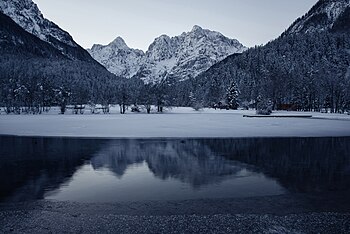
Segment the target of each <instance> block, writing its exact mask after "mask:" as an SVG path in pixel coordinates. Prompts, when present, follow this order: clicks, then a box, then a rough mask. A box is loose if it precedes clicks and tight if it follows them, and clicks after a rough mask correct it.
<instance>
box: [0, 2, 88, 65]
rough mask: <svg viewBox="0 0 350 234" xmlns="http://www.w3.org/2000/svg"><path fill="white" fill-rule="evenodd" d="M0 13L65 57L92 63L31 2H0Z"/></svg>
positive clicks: (82, 51) (67, 34)
mask: <svg viewBox="0 0 350 234" xmlns="http://www.w3.org/2000/svg"><path fill="white" fill-rule="evenodd" d="M0 12H2V13H4V14H5V15H7V16H9V17H10V18H11V19H12V20H13V21H15V22H16V23H17V24H18V25H19V26H21V27H22V28H23V29H24V30H25V31H27V32H29V33H31V34H32V35H34V36H36V37H38V38H39V39H41V40H42V41H45V42H48V43H49V44H51V45H52V46H53V47H55V48H56V49H58V50H59V51H61V53H62V54H63V55H65V56H66V57H68V58H70V59H74V60H83V61H90V62H93V59H92V58H91V56H90V55H89V54H88V53H86V51H85V50H84V49H83V48H81V47H80V46H79V45H78V44H77V43H76V42H75V41H74V40H73V38H72V36H71V35H69V33H68V32H66V31H64V30H62V29H61V28H60V27H59V26H57V25H56V24H55V23H53V22H51V21H49V20H48V19H46V18H44V16H43V15H42V13H41V12H40V10H39V8H38V7H37V5H36V4H35V3H34V2H33V1H32V0H1V1H0Z"/></svg>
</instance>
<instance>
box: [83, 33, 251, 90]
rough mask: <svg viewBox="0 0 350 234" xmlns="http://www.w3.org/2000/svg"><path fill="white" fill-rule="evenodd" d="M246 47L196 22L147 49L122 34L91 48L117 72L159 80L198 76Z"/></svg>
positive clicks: (107, 65)
mask: <svg viewBox="0 0 350 234" xmlns="http://www.w3.org/2000/svg"><path fill="white" fill-rule="evenodd" d="M244 50H246V48H245V47H244V46H243V45H242V44H241V43H240V42H238V41H237V40H235V39H229V38H227V37H225V36H223V35H222V34H221V33H218V32H214V31H210V30H207V29H202V28H201V27H199V26H194V27H193V29H192V31H190V32H186V33H182V34H181V35H180V36H176V37H172V38H171V37H169V36H167V35H162V36H160V37H158V38H156V39H155V40H154V42H153V43H152V44H151V45H150V46H149V48H148V50H147V51H146V52H145V53H143V52H142V51H140V50H135V49H131V48H129V47H128V46H127V45H126V44H125V42H124V41H123V39H121V38H117V39H116V40H115V41H113V42H112V43H110V44H109V45H107V46H102V45H94V46H93V47H92V48H91V49H90V50H88V51H89V53H90V54H91V55H92V57H93V58H95V59H96V60H97V61H99V62H100V63H101V64H103V65H104V66H105V67H106V68H107V69H108V70H109V71H110V72H112V73H114V74H116V75H119V76H125V77H128V78H131V77H138V78H140V79H142V80H144V81H145V82H146V83H157V82H159V81H161V80H163V79H172V80H174V81H181V80H186V79H189V78H191V77H196V76H197V75H198V74H200V73H202V72H204V71H205V70H207V69H208V68H209V67H211V66H212V65H213V64H215V63H217V62H219V61H221V60H223V59H224V58H226V57H227V56H229V55H231V54H234V53H241V52H243V51H244Z"/></svg>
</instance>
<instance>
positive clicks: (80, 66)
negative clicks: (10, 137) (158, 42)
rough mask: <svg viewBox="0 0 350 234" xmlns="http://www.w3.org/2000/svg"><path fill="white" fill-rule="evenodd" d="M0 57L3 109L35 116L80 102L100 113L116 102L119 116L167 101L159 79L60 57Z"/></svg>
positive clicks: (159, 106) (167, 88)
mask: <svg viewBox="0 0 350 234" xmlns="http://www.w3.org/2000/svg"><path fill="white" fill-rule="evenodd" d="M0 60H1V61H0V62H1V65H0V85H1V88H0V106H1V107H4V109H5V112H6V113H15V114H20V113H31V114H40V113H42V112H45V111H48V110H49V109H50V107H52V106H59V107H60V109H61V113H62V114H64V113H65V112H66V109H67V106H69V105H72V106H74V107H75V108H76V109H79V108H82V107H83V106H84V105H86V104H89V105H90V106H92V108H93V109H94V107H95V106H96V105H97V104H100V105H102V107H103V108H102V109H103V112H104V113H108V112H109V106H110V105H119V106H120V113H122V114H124V113H125V112H126V109H127V108H128V107H129V106H132V110H134V111H139V110H140V109H141V108H144V109H145V110H146V111H147V113H150V112H151V106H152V105H154V106H156V107H157V111H158V112H162V111H163V108H164V107H166V106H169V105H170V100H169V95H168V93H169V92H170V86H169V84H167V83H166V82H165V81H163V82H160V83H157V84H144V83H143V81H142V80H141V79H136V78H135V79H124V78H120V77H116V76H115V75H113V74H111V73H109V72H107V71H106V70H105V69H104V68H103V67H102V66H96V65H95V64H89V63H86V62H81V61H72V60H66V59H63V60H62V59H60V60H57V59H52V60H48V59H46V58H45V59H44V58H28V59H17V58H15V57H9V56H4V57H1V58H0ZM77 113H78V112H77Z"/></svg>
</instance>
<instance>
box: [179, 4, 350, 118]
mask: <svg viewBox="0 0 350 234" xmlns="http://www.w3.org/2000/svg"><path fill="white" fill-rule="evenodd" d="M333 2H334V1H331V0H329V1H324V0H322V1H320V2H319V3H318V4H317V5H316V6H315V7H313V9H311V11H310V12H309V13H308V14H306V15H305V16H304V17H302V18H300V19H298V20H297V21H296V22H295V23H294V24H293V25H292V26H291V28H290V29H288V30H286V32H285V33H283V34H282V35H281V36H280V37H279V38H277V39H276V40H274V41H272V42H269V43H268V44H267V45H265V46H259V47H255V48H251V49H249V50H248V51H246V52H244V53H243V54H241V55H232V56H230V57H228V58H227V59H225V60H224V61H222V62H220V63H218V64H216V65H214V66H213V67H211V68H210V69H209V70H208V71H206V72H204V73H203V74H201V75H200V76H198V77H197V78H196V79H193V80H191V81H189V82H188V85H189V86H191V88H190V89H191V91H192V92H194V93H195V96H196V100H197V102H200V103H201V104H203V105H205V106H210V105H213V104H215V103H218V102H219V101H223V100H225V99H226V97H227V89H228V88H229V87H230V85H231V83H236V84H237V87H238V90H239V93H240V95H239V101H240V103H241V105H245V106H247V105H249V104H252V105H254V104H255V103H256V102H257V101H261V100H265V101H268V102H271V104H272V105H273V107H274V108H286V107H287V108H290V109H298V110H320V109H321V108H330V109H331V111H340V110H347V109H349V108H350V107H349V105H350V67H349V66H350V36H349V35H350V34H349V33H350V30H349V29H350V20H349V19H350V18H349V16H350V8H349V6H348V5H347V4H345V5H344V4H342V5H341V6H342V7H345V9H337V12H341V14H339V15H338V17H336V18H335V19H334V20H335V21H327V22H328V24H326V25H324V21H320V23H322V28H321V27H317V26H315V23H317V22H319V21H312V24H311V21H310V20H309V21H306V22H307V24H308V25H309V26H310V25H312V28H313V29H315V28H316V29H317V30H308V29H306V28H307V25H303V27H301V26H300V22H303V21H304V20H305V19H306V18H310V17H309V15H310V14H313V15H314V17H316V15H318V14H322V15H323V16H324V14H323V13H322V12H321V10H320V8H322V7H324V8H325V9H328V8H327V7H329V4H333ZM344 2H348V1H347V0H346V1H344ZM331 6H337V5H331ZM332 10H334V9H332ZM314 11H315V12H316V13H317V14H316V13H315V12H314ZM320 12H321V13H320ZM326 16H327V15H326ZM326 16H324V17H326ZM314 19H315V18H314ZM296 25H299V28H302V29H303V30H299V31H296V30H295V27H296ZM182 85H183V84H182Z"/></svg>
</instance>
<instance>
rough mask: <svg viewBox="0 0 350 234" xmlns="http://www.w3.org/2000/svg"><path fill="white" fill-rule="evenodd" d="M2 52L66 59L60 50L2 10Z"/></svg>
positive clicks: (0, 51) (0, 40)
mask: <svg viewBox="0 0 350 234" xmlns="http://www.w3.org/2000/svg"><path fill="white" fill-rule="evenodd" d="M0 53H1V55H2V57H3V56H5V55H16V56H22V57H28V58H31V57H46V58H59V59H64V56H63V55H62V54H61V52H60V51H59V50H57V49H56V48H54V47H52V46H51V45H50V44H48V43H47V42H44V41H42V40H40V39H39V38H37V37H36V36H34V35H32V34H31V33H28V32H27V31H24V30H23V28H22V27H20V26H19V25H18V24H16V23H15V22H14V21H13V20H12V19H11V18H10V17H8V16H7V15H4V14H2V13H1V12H0Z"/></svg>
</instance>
